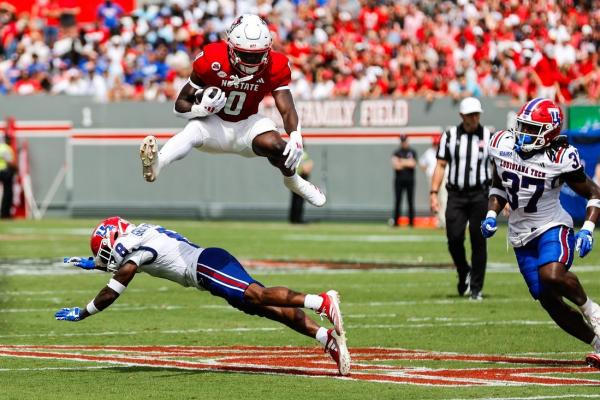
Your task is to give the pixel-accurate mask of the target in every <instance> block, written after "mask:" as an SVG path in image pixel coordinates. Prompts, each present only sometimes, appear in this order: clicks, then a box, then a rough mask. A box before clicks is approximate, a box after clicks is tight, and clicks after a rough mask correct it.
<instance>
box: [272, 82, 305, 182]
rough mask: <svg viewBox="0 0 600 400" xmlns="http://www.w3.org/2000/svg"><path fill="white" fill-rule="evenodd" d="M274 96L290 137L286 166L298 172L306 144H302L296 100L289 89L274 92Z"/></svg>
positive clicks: (286, 151)
mask: <svg viewBox="0 0 600 400" xmlns="http://www.w3.org/2000/svg"><path fill="white" fill-rule="evenodd" d="M272 94H273V99H274V100H275V106H277V110H279V113H280V114H281V118H282V119H283V126H284V128H285V131H286V132H287V133H288V135H290V140H289V141H288V143H287V145H286V146H285V149H284V150H283V155H284V156H287V159H286V160H285V166H286V168H290V169H293V170H296V168H297V167H298V164H300V161H301V160H302V154H304V144H303V143H302V133H301V130H300V121H299V119H298V112H297V111H296V106H295V105H294V98H293V97H292V92H291V91H290V90H289V89H280V90H274V91H273V92H272Z"/></svg>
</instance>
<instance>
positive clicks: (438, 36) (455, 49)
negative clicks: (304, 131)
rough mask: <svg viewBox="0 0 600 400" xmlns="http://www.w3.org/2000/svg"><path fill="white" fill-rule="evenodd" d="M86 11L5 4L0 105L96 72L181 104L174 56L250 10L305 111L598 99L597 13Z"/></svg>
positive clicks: (151, 7) (181, 0)
mask: <svg viewBox="0 0 600 400" xmlns="http://www.w3.org/2000/svg"><path fill="white" fill-rule="evenodd" d="M78 4H79V3H78V2H77V1H76V0H34V1H33V2H32V8H31V13H30V14H29V15H28V14H27V13H23V14H22V15H19V16H17V15H16V14H15V9H14V7H13V6H11V5H10V4H8V3H6V2H0V75H2V79H1V80H0V82H3V83H2V85H0V93H4V92H6V93H8V94H10V93H16V92H15V86H14V84H15V83H16V81H17V80H18V79H20V77H21V72H22V71H24V70H27V72H28V73H29V77H30V78H33V79H35V80H38V79H40V80H42V81H43V82H42V81H40V82H39V83H40V85H41V86H42V88H43V90H52V89H51V88H46V87H45V86H44V85H46V84H49V85H50V86H52V85H53V84H57V83H58V82H61V80H62V79H61V76H62V75H63V73H64V71H65V70H68V69H69V68H76V69H78V70H80V71H81V72H82V75H84V76H87V74H88V71H87V70H86V64H87V63H88V62H90V61H92V62H94V63H95V64H96V72H97V76H98V77H100V78H99V79H104V80H105V86H106V87H107V89H108V91H109V96H108V97H109V98H110V99H134V98H135V99H143V98H148V99H156V98H158V99H163V98H164V99H169V98H173V96H175V95H176V93H177V90H176V86H177V83H176V82H175V80H176V77H177V76H180V71H178V67H176V66H174V65H172V64H171V63H170V61H169V59H170V57H171V56H175V55H177V58H181V57H182V56H184V57H186V58H187V62H189V60H191V59H193V58H194V57H195V56H196V55H197V54H198V52H199V50H200V49H201V48H202V47H203V46H204V45H205V44H206V43H210V42H214V41H217V40H221V39H223V38H224V35H225V29H226V27H227V26H229V25H230V23H231V22H232V19H233V18H234V17H235V15H234V13H239V12H242V11H243V12H255V13H260V14H261V15H262V16H263V17H264V18H265V19H266V21H267V23H268V25H269V27H270V29H271V30H272V31H273V35H274V48H275V49H277V50H280V51H284V52H285V53H287V54H288V56H289V58H290V61H291V65H292V71H293V72H294V71H298V72H299V74H298V73H296V74H295V76H296V80H295V82H296V89H297V90H298V91H299V92H301V94H300V98H303V99H311V98H319V99H324V98H329V97H350V98H359V97H382V96H393V97H414V96H424V97H425V98H426V99H427V100H428V101H429V102H431V101H433V100H434V99H435V98H437V97H440V96H446V95H450V96H452V97H453V98H455V99H456V100H460V99H462V98H464V97H468V96H475V97H477V96H482V95H485V96H495V95H508V96H511V97H512V98H513V99H514V100H515V102H518V103H522V102H524V101H526V100H527V99H528V98H532V97H535V96H546V97H553V98H555V99H557V100H559V101H560V102H569V101H572V100H573V101H574V100H576V99H577V98H587V99H588V100H590V101H598V100H599V99H600V62H599V59H598V50H599V47H600V37H599V35H598V32H600V13H599V12H598V11H597V10H598V7H597V4H596V2H576V3H575V5H574V3H573V2H572V1H570V0H556V1H552V2H550V1H548V0H542V1H536V2H532V1H529V0H525V2H524V3H517V2H501V1H494V2H482V1H478V2H475V1H469V0H458V1H456V2H433V1H431V0H416V1H406V2H396V1H391V0H361V1H359V0H339V1H336V2H328V1H312V2H307V1H296V0H279V1H276V2H274V1H271V0H266V1H260V2H240V1H233V0H213V1H209V2H201V1H198V0H177V1H175V0H170V1H168V2H143V4H141V5H140V7H139V8H138V9H135V10H133V11H132V12H131V13H129V14H126V13H124V12H123V9H122V7H121V6H119V5H118V4H117V2H116V1H114V0H106V1H104V2H103V3H101V4H100V6H99V7H98V10H97V15H98V18H97V20H96V21H94V22H92V23H78V21H77V17H78V14H79V11H80V10H79V6H78ZM548 9H551V11H550V13H549V12H548ZM39 72H42V73H41V74H38V73H39ZM184 75H185V74H184ZM96 81H98V79H96ZM44 82H46V83H44ZM110 93H112V94H110Z"/></svg>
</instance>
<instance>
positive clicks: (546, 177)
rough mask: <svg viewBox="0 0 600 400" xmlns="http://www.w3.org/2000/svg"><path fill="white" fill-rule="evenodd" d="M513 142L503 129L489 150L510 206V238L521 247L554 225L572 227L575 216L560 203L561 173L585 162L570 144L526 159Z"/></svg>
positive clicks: (494, 137) (508, 132)
mask: <svg viewBox="0 0 600 400" xmlns="http://www.w3.org/2000/svg"><path fill="white" fill-rule="evenodd" d="M514 145H515V138H514V135H513V133H512V132H510V131H500V132H498V133H497V134H496V135H494V136H493V137H492V139H491V140H490V144H489V150H490V156H491V157H492V162H493V163H494V165H495V166H496V172H497V174H498V176H499V177H500V179H501V181H502V186H503V187H504V190H505V192H506V195H507V198H508V202H509V204H510V208H511V210H510V216H509V218H508V235H509V240H510V242H511V244H512V245H513V246H514V247H521V246H524V245H525V244H527V243H528V242H529V241H531V240H532V239H534V238H536V237H537V236H539V235H541V234H542V233H543V232H545V231H547V230H548V229H550V228H552V227H554V226H558V225H566V226H568V227H571V228H572V227H573V219H572V218H571V216H570V215H569V214H568V213H567V212H566V211H565V210H564V209H563V208H562V206H561V205H560V200H559V195H560V188H561V186H562V185H563V182H562V179H561V175H563V174H566V173H569V172H573V171H576V170H578V169H580V168H581V167H582V166H581V161H580V159H579V153H578V152H577V149H576V148H575V147H573V146H571V145H569V146H568V147H561V148H559V149H557V150H556V151H554V150H551V151H540V152H537V153H535V154H534V155H532V156H531V157H530V158H527V159H523V158H521V157H520V156H519V154H518V153H517V152H516V151H515V149H514Z"/></svg>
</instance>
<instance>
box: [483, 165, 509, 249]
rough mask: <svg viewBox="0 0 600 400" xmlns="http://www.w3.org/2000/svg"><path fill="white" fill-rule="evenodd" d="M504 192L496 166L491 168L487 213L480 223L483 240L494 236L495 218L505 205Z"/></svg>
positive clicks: (496, 226) (495, 229)
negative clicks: (490, 186)
mask: <svg viewBox="0 0 600 400" xmlns="http://www.w3.org/2000/svg"><path fill="white" fill-rule="evenodd" d="M507 201H508V200H507V197H506V191H505V190H504V187H503V186H502V181H501V180H500V177H499V176H498V172H497V171H496V166H495V165H494V166H493V174H492V188H491V189H490V194H489V198H488V212H487V215H486V216H485V219H484V220H483V221H481V234H482V235H483V237H484V238H486V239H487V238H490V237H492V236H494V234H495V233H496V231H497V230H498V224H497V222H496V217H497V216H498V213H499V212H500V211H501V210H502V209H503V208H504V206H505V205H506V203H507Z"/></svg>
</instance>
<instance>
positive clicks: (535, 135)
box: [512, 98, 563, 153]
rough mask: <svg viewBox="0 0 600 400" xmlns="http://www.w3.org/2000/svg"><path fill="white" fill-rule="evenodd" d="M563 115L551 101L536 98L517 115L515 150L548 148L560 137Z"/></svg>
mask: <svg viewBox="0 0 600 400" xmlns="http://www.w3.org/2000/svg"><path fill="white" fill-rule="evenodd" d="M562 123H563V113H562V110H561V109H560V107H559V106H558V105H557V104H556V103H555V102H553V101H552V100H550V99H544V98H536V99H533V100H530V101H529V102H527V103H526V104H525V105H524V106H523V107H521V109H520V110H519V112H518V113H517V117H516V122H515V126H514V127H513V128H512V132H513V134H514V136H515V148H516V150H517V151H519V152H525V153H528V152H531V151H535V150H539V149H542V148H544V147H548V146H550V145H551V144H552V142H553V141H554V140H555V139H556V138H557V137H559V136H560V131H561V129H562Z"/></svg>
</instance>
